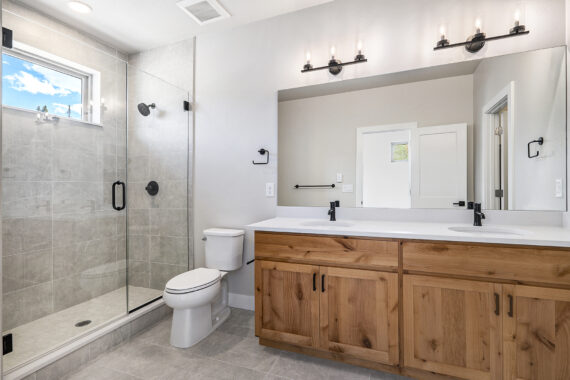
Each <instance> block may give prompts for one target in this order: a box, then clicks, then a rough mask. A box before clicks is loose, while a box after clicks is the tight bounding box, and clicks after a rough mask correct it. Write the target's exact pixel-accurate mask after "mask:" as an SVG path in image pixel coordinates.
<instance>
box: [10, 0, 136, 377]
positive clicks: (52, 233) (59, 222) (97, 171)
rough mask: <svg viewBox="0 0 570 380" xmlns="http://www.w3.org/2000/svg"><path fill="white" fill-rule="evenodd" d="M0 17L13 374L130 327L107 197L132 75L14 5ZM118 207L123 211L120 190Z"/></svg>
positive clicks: (121, 247) (121, 169) (122, 216)
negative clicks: (8, 44)
mask: <svg viewBox="0 0 570 380" xmlns="http://www.w3.org/2000/svg"><path fill="white" fill-rule="evenodd" d="M4 7H9V12H6V11H4V12H3V14H2V18H3V20H2V21H3V26H4V27H6V28H9V29H11V30H12V31H13V36H14V47H13V48H12V49H4V50H3V59H2V61H3V75H2V77H3V78H2V89H3V91H2V93H3V94H2V95H3V96H2V105H3V113H2V136H3V139H2V182H3V183H2V185H3V186H2V225H3V228H2V238H3V250H2V251H3V252H2V264H3V265H2V267H3V273H2V283H3V287H2V293H3V294H2V297H3V307H2V318H3V326H2V327H3V335H9V334H11V337H12V342H13V350H12V352H10V353H7V354H5V355H4V356H3V364H4V371H10V370H12V369H14V368H16V367H18V366H20V365H22V364H24V363H26V362H28V361H30V360H32V359H34V358H35V357H37V356H38V355H41V354H44V353H45V352H48V351H49V350H52V349H54V348H56V347H59V346H61V345H63V344H65V343H66V342H69V341H71V340H73V339H75V338H77V337H78V336H80V335H82V334H85V333H87V332H88V331H90V330H92V329H95V328H97V327H99V326H101V325H103V324H105V323H108V322H109V321H111V320H113V319H114V318H117V317H120V316H124V315H126V312H127V307H126V293H127V292H126V209H122V210H117V209H115V208H113V202H112V191H111V189H112V187H113V183H115V182H116V181H123V182H126V131H127V126H126V109H127V107H126V76H127V72H126V63H125V61H124V59H123V58H121V57H120V56H118V55H117V54H116V53H115V52H110V51H109V50H105V49H103V48H101V47H100V46H97V45H96V44H91V43H89V42H88V41H86V40H85V39H84V40H78V39H77V37H76V34H72V33H71V31H70V33H71V34H70V36H68V35H67V34H66V30H68V29H65V28H61V30H60V29H58V30H57V31H55V30H54V28H53V27H48V26H49V25H51V24H50V23H52V21H51V20H47V19H45V18H44V16H42V15H41V14H39V13H34V12H33V11H30V10H29V9H28V8H20V7H19V6H18V5H17V4H16V3H9V2H4ZM5 9H6V8H4V10H5ZM20 14H21V15H22V16H20ZM44 22H45V24H44ZM44 25H48V26H44ZM115 201H116V202H115V203H116V204H115V205H116V206H121V204H122V203H124V200H123V199H122V197H121V191H120V189H117V198H116V199H115ZM116 208H120V207H116Z"/></svg>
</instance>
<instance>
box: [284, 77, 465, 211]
mask: <svg viewBox="0 0 570 380" xmlns="http://www.w3.org/2000/svg"><path fill="white" fill-rule="evenodd" d="M410 122H417V123H418V127H426V126H435V125H444V124H454V123H467V124H468V125H469V127H471V126H472V124H473V77H472V75H463V76H458V77H451V78H442V79H435V80H428V81H422V82H415V83H406V84H399V85H395V86H386V87H378V88H372V89H367V90H360V91H351V92H344V93H340V94H334V95H327V96H317V97H313V98H307V99H297V100H290V101H284V102H280V103H279V120H278V124H279V132H278V147H279V165H278V166H279V168H278V172H279V178H278V189H279V192H278V204H279V205H280V206H326V205H327V204H328V202H329V201H331V200H335V199H338V200H340V204H341V206H343V207H356V192H353V193H343V192H342V186H341V184H338V185H339V186H337V187H336V188H335V189H330V190H295V189H294V188H293V185H295V184H296V183H301V184H306V185H310V184H331V183H334V182H336V173H343V174H344V183H347V184H353V185H355V184H356V129H357V128H359V127H369V126H382V125H388V124H400V123H410ZM469 177H470V176H469ZM468 188H469V189H471V188H472V186H469V187H468ZM469 195H471V194H469Z"/></svg>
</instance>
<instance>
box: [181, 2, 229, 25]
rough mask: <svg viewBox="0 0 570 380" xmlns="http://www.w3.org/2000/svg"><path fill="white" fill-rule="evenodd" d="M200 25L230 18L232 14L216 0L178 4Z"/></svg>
mask: <svg viewBox="0 0 570 380" xmlns="http://www.w3.org/2000/svg"><path fill="white" fill-rule="evenodd" d="M176 5H178V6H179V7H180V8H181V9H182V10H183V11H184V12H186V13H187V14H188V15H189V16H190V17H192V18H193V19H194V21H196V22H197V23H198V24H199V25H205V24H209V23H211V22H215V21H220V20H223V19H225V18H229V17H230V14H229V13H228V11H226V10H225V9H224V8H223V7H222V6H221V5H220V3H218V2H217V1H216V0H182V1H179V2H177V3H176Z"/></svg>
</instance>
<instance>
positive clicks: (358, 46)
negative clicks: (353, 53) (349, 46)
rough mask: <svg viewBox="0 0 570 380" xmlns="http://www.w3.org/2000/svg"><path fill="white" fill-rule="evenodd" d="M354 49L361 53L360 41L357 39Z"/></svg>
mask: <svg viewBox="0 0 570 380" xmlns="http://www.w3.org/2000/svg"><path fill="white" fill-rule="evenodd" d="M356 50H358V53H359V54H360V53H362V41H358V43H357V44H356Z"/></svg>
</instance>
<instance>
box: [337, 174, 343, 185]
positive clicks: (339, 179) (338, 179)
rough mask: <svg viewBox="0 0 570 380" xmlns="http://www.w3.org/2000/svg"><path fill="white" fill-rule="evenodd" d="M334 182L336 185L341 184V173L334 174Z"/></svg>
mask: <svg viewBox="0 0 570 380" xmlns="http://www.w3.org/2000/svg"><path fill="white" fill-rule="evenodd" d="M336 181H337V182H338V183H341V182H342V173H336Z"/></svg>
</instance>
